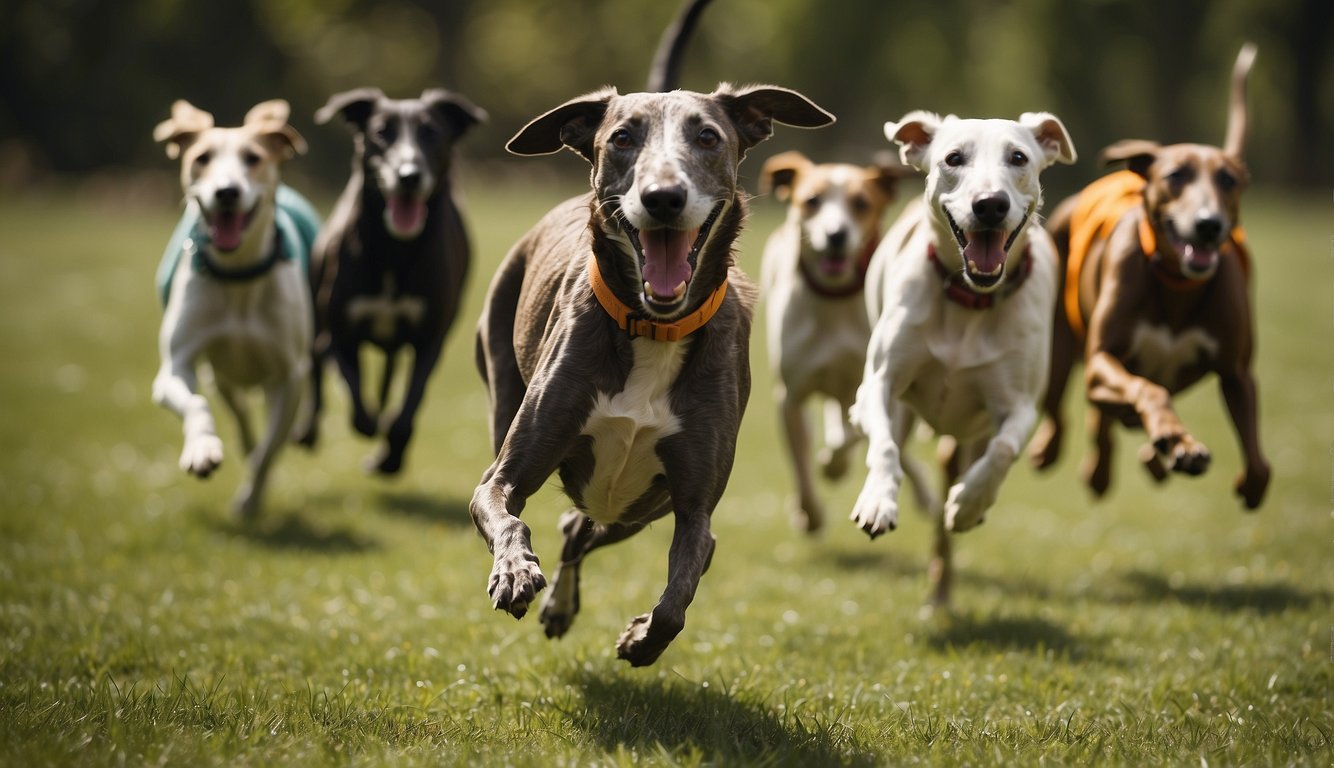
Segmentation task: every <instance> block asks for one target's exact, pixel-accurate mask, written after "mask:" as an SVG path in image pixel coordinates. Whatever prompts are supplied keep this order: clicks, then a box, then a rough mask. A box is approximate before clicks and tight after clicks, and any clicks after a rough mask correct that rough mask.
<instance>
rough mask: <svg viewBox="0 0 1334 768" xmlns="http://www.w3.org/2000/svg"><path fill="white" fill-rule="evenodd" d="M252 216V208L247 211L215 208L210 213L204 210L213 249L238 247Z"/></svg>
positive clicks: (220, 249) (234, 248)
mask: <svg viewBox="0 0 1334 768" xmlns="http://www.w3.org/2000/svg"><path fill="white" fill-rule="evenodd" d="M256 207H258V204H256ZM254 217H255V209H254V208H251V209H250V210H249V211H240V210H233V209H217V210H214V211H212V212H211V213H208V212H206V213H205V214H204V220H205V222H207V223H208V239H209V242H210V243H212V244H213V248H214V249H216V250H219V251H224V252H225V251H234V250H236V249H237V248H240V247H241V240H242V239H243V238H244V237H245V232H246V229H247V228H248V227H249V226H250V221H251V219H253V218H254Z"/></svg>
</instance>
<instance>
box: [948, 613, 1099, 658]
mask: <svg viewBox="0 0 1334 768" xmlns="http://www.w3.org/2000/svg"><path fill="white" fill-rule="evenodd" d="M933 621H935V622H937V628H936V629H934V630H933V631H932V632H931V633H930V634H928V635H927V643H928V644H929V645H930V646H931V647H932V648H934V649H935V650H938V651H943V650H962V649H965V648H970V647H972V648H975V647H977V646H982V647H984V648H988V649H1005V650H1016V651H1024V652H1028V653H1035V654H1041V653H1046V652H1051V653H1053V654H1055V655H1056V656H1058V657H1061V658H1067V659H1070V660H1072V661H1087V660H1090V659H1095V658H1099V656H1100V654H1099V647H1100V646H1101V642H1100V641H1098V640H1096V639H1090V638H1087V637H1076V636H1074V635H1072V634H1070V633H1069V632H1068V631H1067V630H1066V629H1065V628H1064V627H1061V626H1058V625H1056V624H1053V623H1052V622H1050V621H1047V620H1046V619H1043V618H1040V617H1037V616H995V615H992V616H985V617H982V618H978V617H975V616H960V615H957V614H956V615H953V616H950V617H948V618H940V619H933Z"/></svg>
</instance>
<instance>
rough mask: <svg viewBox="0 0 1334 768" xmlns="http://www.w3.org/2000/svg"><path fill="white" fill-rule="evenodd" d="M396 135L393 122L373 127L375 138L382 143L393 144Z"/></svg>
mask: <svg viewBox="0 0 1334 768" xmlns="http://www.w3.org/2000/svg"><path fill="white" fill-rule="evenodd" d="M396 135H397V131H395V130H394V124H393V123H385V124H384V125H382V126H380V127H379V128H376V129H375V138H376V139H378V140H379V141H380V143H382V144H393V143H394V137H395V136H396Z"/></svg>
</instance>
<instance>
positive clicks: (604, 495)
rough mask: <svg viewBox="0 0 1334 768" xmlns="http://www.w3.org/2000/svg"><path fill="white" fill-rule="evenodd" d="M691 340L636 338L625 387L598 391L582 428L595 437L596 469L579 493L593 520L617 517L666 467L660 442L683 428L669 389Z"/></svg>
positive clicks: (611, 520)
mask: <svg viewBox="0 0 1334 768" xmlns="http://www.w3.org/2000/svg"><path fill="white" fill-rule="evenodd" d="M688 344H689V342H688V341H681V342H676V343H669V344H665V343H662V342H656V341H651V340H649V339H635V340H634V342H633V345H634V347H633V348H634V354H635V362H634V365H633V366H632V367H631V369H630V375H629V376H628V377H627V378H626V381H625V387H624V388H623V389H622V390H621V391H620V392H616V393H606V392H599V393H597V395H596V399H595V400H594V402H593V409H592V411H591V412H590V413H589V415H588V419H587V421H585V422H584V427H583V429H582V430H581V434H583V435H586V436H588V437H589V438H591V440H592V446H591V450H592V457H593V469H592V473H591V475H590V476H589V478H588V482H587V483H586V484H585V485H584V488H583V490H582V493H581V494H580V497H581V499H582V501H583V506H584V511H585V513H586V514H587V515H588V516H589V517H591V518H593V519H594V520H596V521H598V522H600V523H613V522H616V521H617V520H619V519H620V518H621V517H622V515H624V513H625V512H626V510H627V509H628V508H629V507H630V505H631V504H633V503H634V502H635V501H636V500H637V499H639V498H640V497H641V496H643V495H644V493H645V492H646V491H648V490H649V487H650V486H651V485H652V484H653V480H654V478H656V477H657V476H658V475H661V474H662V473H663V465H662V460H661V459H660V458H659V457H658V453H657V445H658V441H659V440H661V439H662V438H664V437H667V436H668V435H672V434H675V433H676V432H678V431H679V430H680V422H679V420H678V418H677V415H676V414H675V413H673V412H672V408H671V402H670V395H671V388H672V384H673V383H674V382H675V381H676V377H677V375H678V374H679V373H680V372H681V365H682V363H683V361H684V359H685V353H686V349H687V345H688Z"/></svg>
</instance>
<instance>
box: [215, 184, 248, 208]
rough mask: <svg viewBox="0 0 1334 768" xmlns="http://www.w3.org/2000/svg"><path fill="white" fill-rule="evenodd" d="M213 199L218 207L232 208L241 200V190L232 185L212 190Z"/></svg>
mask: <svg viewBox="0 0 1334 768" xmlns="http://www.w3.org/2000/svg"><path fill="white" fill-rule="evenodd" d="M213 199H214V200H215V201H216V202H217V203H218V205H222V206H227V207H231V206H234V205H236V203H237V201H239V200H240V199H241V188H240V187H238V186H236V185H234V184H228V185H227V186H225V187H218V188H217V189H215V190H213Z"/></svg>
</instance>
